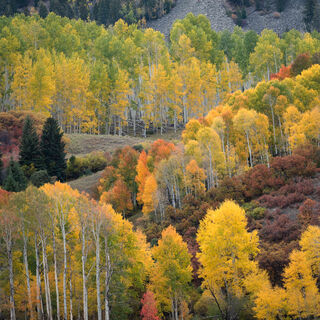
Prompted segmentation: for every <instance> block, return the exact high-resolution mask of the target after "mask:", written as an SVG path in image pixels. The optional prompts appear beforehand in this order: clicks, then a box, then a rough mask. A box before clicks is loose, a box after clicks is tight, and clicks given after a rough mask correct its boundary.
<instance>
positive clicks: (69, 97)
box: [54, 54, 92, 133]
mask: <svg viewBox="0 0 320 320" xmlns="http://www.w3.org/2000/svg"><path fill="white" fill-rule="evenodd" d="M55 81H56V95H55V98H54V106H55V110H54V113H55V114H56V115H57V118H58V121H59V124H60V125H61V126H62V128H63V129H64V131H66V132H67V133H68V132H69V133H81V132H82V127H83V122H85V121H88V119H89V117H88V114H90V112H91V111H92V110H90V108H89V105H88V100H89V96H90V93H89V85H90V74H89V70H88V68H87V67H86V65H85V62H84V60H82V59H81V58H79V57H78V56H73V57H71V58H66V57H65V55H64V54H60V55H59V56H57V57H56V61H55Z"/></svg>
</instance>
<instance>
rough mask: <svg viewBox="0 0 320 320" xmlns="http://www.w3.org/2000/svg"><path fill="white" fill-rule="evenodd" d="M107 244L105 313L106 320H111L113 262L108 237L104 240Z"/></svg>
mask: <svg viewBox="0 0 320 320" xmlns="http://www.w3.org/2000/svg"><path fill="white" fill-rule="evenodd" d="M104 243H105V246H104V247H105V249H104V250H105V256H106V258H105V259H106V262H105V293H104V313H105V320H110V311H109V284H110V278H111V262H110V255H109V250H108V240H107V237H105V238H104Z"/></svg>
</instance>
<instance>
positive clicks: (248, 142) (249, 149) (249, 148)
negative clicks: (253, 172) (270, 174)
mask: <svg viewBox="0 0 320 320" xmlns="http://www.w3.org/2000/svg"><path fill="white" fill-rule="evenodd" d="M246 137H247V144H248V151H249V157H250V167H252V165H253V164H252V151H251V146H250V141H249V134H248V132H246Z"/></svg>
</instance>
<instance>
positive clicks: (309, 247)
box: [299, 226, 320, 277]
mask: <svg viewBox="0 0 320 320" xmlns="http://www.w3.org/2000/svg"><path fill="white" fill-rule="evenodd" d="M299 244H300V247H301V251H302V252H304V253H305V255H306V258H307V260H308V262H309V263H310V265H311V268H312V273H313V275H314V276H316V277H319V276H320V228H319V227H318V226H309V227H308V229H307V230H306V231H305V232H304V233H303V234H302V236H301V240H300V242H299Z"/></svg>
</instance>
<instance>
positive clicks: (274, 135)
mask: <svg viewBox="0 0 320 320" xmlns="http://www.w3.org/2000/svg"><path fill="white" fill-rule="evenodd" d="M270 108H271V115H272V127H273V141H274V148H275V151H276V154H278V148H277V140H276V127H275V121H274V112H273V107H272V106H270Z"/></svg>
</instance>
